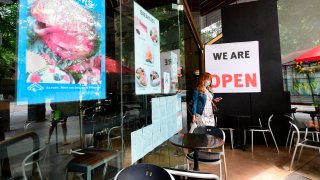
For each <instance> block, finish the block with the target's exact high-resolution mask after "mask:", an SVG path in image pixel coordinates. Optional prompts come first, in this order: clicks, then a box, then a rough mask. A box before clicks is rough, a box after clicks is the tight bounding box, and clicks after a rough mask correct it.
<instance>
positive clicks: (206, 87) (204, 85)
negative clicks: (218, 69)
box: [192, 72, 222, 126]
mask: <svg viewBox="0 0 320 180" xmlns="http://www.w3.org/2000/svg"><path fill="white" fill-rule="evenodd" d="M221 99H222V98H221V97H218V98H215V99H214V95H213V89H212V88H211V74H210V73H207V72H206V73H203V74H201V76H200V77H199V81H198V83H197V85H196V88H195V90H194V92H193V104H192V122H195V123H196V124H197V126H215V118H214V111H215V110H217V107H216V105H215V103H217V102H219V101H220V100H221Z"/></svg>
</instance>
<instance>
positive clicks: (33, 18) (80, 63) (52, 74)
mask: <svg viewBox="0 0 320 180" xmlns="http://www.w3.org/2000/svg"><path fill="white" fill-rule="evenodd" d="M105 41H106V40H105V3H104V1H100V0H54V1H53V0H21V1H20V12H19V48H18V81H17V102H18V103H19V104H23V103H29V104H37V103H44V102H66V101H78V100H93V99H103V98H105V97H106V82H105V55H106V52H105Z"/></svg>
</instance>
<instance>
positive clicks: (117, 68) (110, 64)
mask: <svg viewBox="0 0 320 180" xmlns="http://www.w3.org/2000/svg"><path fill="white" fill-rule="evenodd" d="M106 72H107V73H120V72H121V64H120V63H119V62H118V61H116V60H115V59H112V58H111V57H106ZM122 73H123V74H133V71H132V69H130V68H129V67H126V66H122Z"/></svg>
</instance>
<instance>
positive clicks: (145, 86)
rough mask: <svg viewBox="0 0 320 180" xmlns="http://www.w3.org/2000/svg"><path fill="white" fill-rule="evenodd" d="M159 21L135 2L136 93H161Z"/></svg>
mask: <svg viewBox="0 0 320 180" xmlns="http://www.w3.org/2000/svg"><path fill="white" fill-rule="evenodd" d="M159 40H160V32H159V21H158V20H157V19H156V18H155V17H154V16H152V15H151V14H150V13H149V12H148V11H146V10H145V9H143V8H142V7H141V6H140V5H139V4H138V3H136V2H134V45H135V92H136V94H137V95H141V94H156V93H161V71H160V42H159Z"/></svg>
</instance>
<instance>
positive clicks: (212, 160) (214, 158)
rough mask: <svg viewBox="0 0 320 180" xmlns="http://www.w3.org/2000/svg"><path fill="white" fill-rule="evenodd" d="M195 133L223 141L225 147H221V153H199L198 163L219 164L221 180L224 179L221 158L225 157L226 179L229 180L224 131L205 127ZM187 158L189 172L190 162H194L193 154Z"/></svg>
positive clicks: (199, 128) (198, 128)
mask: <svg viewBox="0 0 320 180" xmlns="http://www.w3.org/2000/svg"><path fill="white" fill-rule="evenodd" d="M193 133H200V134H209V135H212V136H217V137H220V138H221V139H223V145H222V147H221V151H218V152H208V151H199V153H198V159H199V160H198V162H199V163H202V164H211V165H216V164H218V165H219V178H220V179H222V167H221V165H222V164H221V156H223V162H224V172H225V178H226V179H227V163H226V157H225V151H224V142H225V139H226V136H225V133H224V131H223V130H221V129H219V128H218V127H214V126H204V127H197V128H195V129H194V131H193ZM186 158H187V164H188V170H189V161H194V156H193V152H192V153H189V154H187V155H186Z"/></svg>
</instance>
